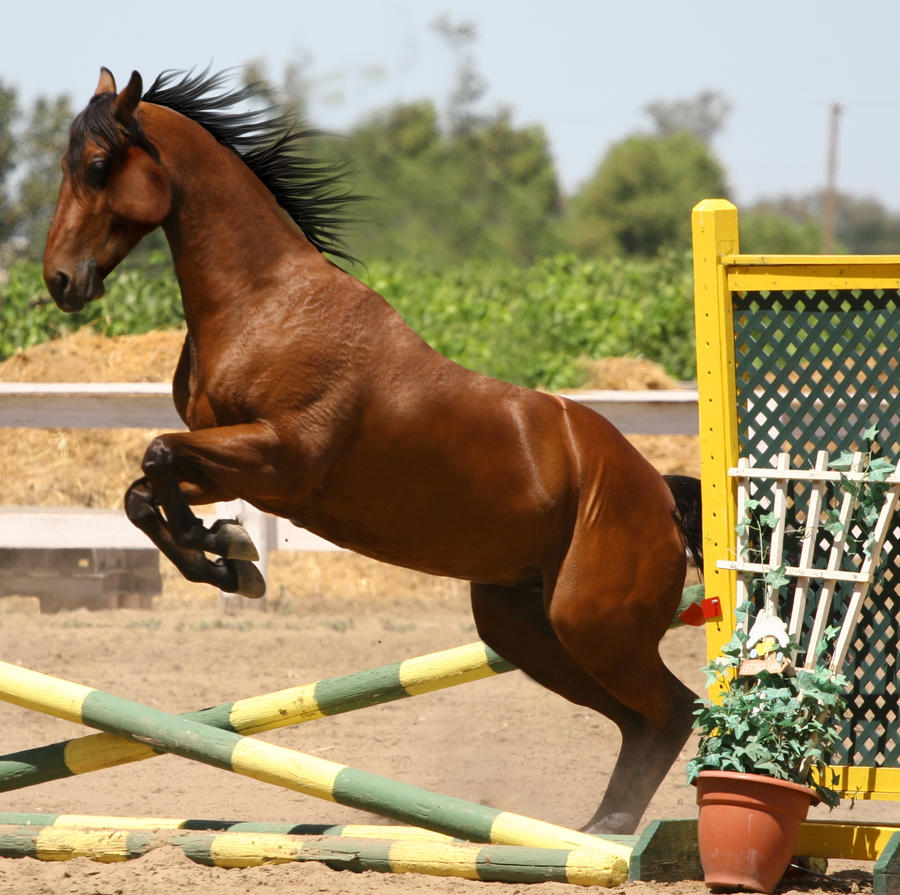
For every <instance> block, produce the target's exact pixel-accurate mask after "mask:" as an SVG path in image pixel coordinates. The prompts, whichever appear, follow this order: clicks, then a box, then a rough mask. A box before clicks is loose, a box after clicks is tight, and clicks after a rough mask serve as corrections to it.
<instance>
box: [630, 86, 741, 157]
mask: <svg viewBox="0 0 900 895" xmlns="http://www.w3.org/2000/svg"><path fill="white" fill-rule="evenodd" d="M644 111H645V112H646V113H647V114H648V115H649V116H650V117H651V118H652V119H653V123H654V126H655V127H656V133H657V134H659V135H660V136H663V137H665V136H668V135H669V134H675V133H678V131H687V132H688V133H689V134H693V135H694V136H695V137H697V138H698V139H699V140H702V141H703V142H704V143H706V144H709V143H710V142H711V141H712V138H713V137H714V136H715V135H716V134H717V133H718V132H719V131H720V130H721V129H722V126H723V124H724V123H725V119H726V118H727V117H728V114H729V113H730V112H731V103H730V102H729V100H728V99H727V97H725V96H723V95H722V94H721V93H719V92H718V91H717V90H703V91H701V92H700V93H698V94H697V96H695V97H694V98H693V99H679V100H674V101H665V100H657V101H655V102H652V103H647V105H646V106H644Z"/></svg>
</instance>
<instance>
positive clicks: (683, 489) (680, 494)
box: [663, 475, 703, 573]
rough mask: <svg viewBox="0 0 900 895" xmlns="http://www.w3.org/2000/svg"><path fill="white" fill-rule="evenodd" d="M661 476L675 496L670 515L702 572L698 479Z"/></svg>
mask: <svg viewBox="0 0 900 895" xmlns="http://www.w3.org/2000/svg"><path fill="white" fill-rule="evenodd" d="M663 478H664V479H665V480H666V484H667V485H668V486H669V490H670V491H671V492H672V497H674V498H675V509H674V510H673V511H672V516H673V517H674V518H675V521H676V522H677V523H678V527H679V528H680V529H681V532H682V534H683V535H684V540H685V543H686V544H687V549H688V552H689V553H690V555H691V559H693V560H694V563H695V564H696V566H697V568H698V569H699V570H700V572H701V573H702V572H703V514H702V513H701V510H700V479H695V478H691V476H687V475H666V476H663Z"/></svg>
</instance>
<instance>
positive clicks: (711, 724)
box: [687, 603, 847, 806]
mask: <svg viewBox="0 0 900 895" xmlns="http://www.w3.org/2000/svg"><path fill="white" fill-rule="evenodd" d="M751 609H752V606H751V604H750V603H745V604H744V605H743V606H742V607H739V608H738V610H737V612H736V616H737V626H736V628H735V632H734V635H733V636H732V638H731V640H730V641H729V642H728V643H727V644H726V645H725V646H724V647H723V648H722V652H721V655H720V656H718V657H717V658H716V659H715V660H713V661H712V662H711V663H710V664H709V665H707V666H706V668H705V669H704V671H705V673H706V683H707V686H712V685H713V684H716V683H719V684H723V682H724V684H723V685H724V693H723V694H722V699H721V701H718V702H714V701H712V700H710V699H701V700H698V702H699V705H700V707H699V708H698V709H697V711H696V712H695V713H694V714H695V720H694V729H695V730H697V731H699V733H700V741H699V745H698V748H697V754H696V755H695V757H694V758H692V759H691V760H690V761H689V762H688V766H687V775H688V782H689V783H690V782H693V781H694V780H695V779H696V777H697V775H698V774H699V773H700V772H701V771H706V770H711V771H739V772H744V773H750V774H764V775H766V776H769V777H775V778H777V779H779V780H790V781H792V782H794V783H800V784H803V785H805V786H809V787H810V788H811V789H813V790H815V792H816V794H817V795H818V796H819V798H820V799H821V800H822V801H823V802H824V803H825V804H827V805H830V806H834V805H836V804H837V803H838V801H839V795H838V793H837V791H836V790H835V789H834V788H833V787H834V785H835V784H836V783H837V779H836V777H834V778H832V779H831V780H829V779H828V772H827V767H828V758H829V756H830V755H831V753H832V751H833V749H834V746H835V744H836V742H837V738H838V730H837V720H838V719H840V717H841V715H842V714H843V712H844V709H845V705H846V698H845V696H844V693H845V691H846V688H847V680H846V678H845V677H844V676H843V675H840V674H838V675H832V674H830V673H829V671H828V669H827V668H826V667H820V666H818V665H817V666H816V667H815V668H813V669H804V668H800V669H796V671H795V670H793V669H789V670H786V671H784V672H780V673H773V672H769V671H761V672H759V673H758V674H756V675H754V676H753V677H748V678H740V677H738V676H737V673H738V669H739V667H740V665H741V662H742V661H743V659H744V658H746V651H745V646H746V642H747V636H748V635H747V630H746V629H745V627H744V623H745V621H746V619H747V617H748V615H749V613H750V611H751ZM834 634H835V631H834V630H833V629H831V630H829V631H828V632H827V637H826V638H825V639H826V641H828V640H830V639H831V638H833V637H834ZM792 646H793V645H792ZM789 648H790V647H789Z"/></svg>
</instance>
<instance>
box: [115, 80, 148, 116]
mask: <svg viewBox="0 0 900 895" xmlns="http://www.w3.org/2000/svg"><path fill="white" fill-rule="evenodd" d="M143 90H144V83H143V81H141V76H140V75H139V74H138V73H137V72H136V71H133V72H132V73H131V78H130V80H129V81H128V86H127V87H126V88H125V89H124V90H123V91H122V92H121V93H120V94H118V95H117V96H116V98H115V101H114V102H113V115H114V116H115V119H116V121H118V122H119V124H124V125H127V124H128V123H129V122H130V121H131V119H132V118H133V117H134V110H135V109H136V108H137V107H138V103H139V102H140V101H141V93H142V92H143Z"/></svg>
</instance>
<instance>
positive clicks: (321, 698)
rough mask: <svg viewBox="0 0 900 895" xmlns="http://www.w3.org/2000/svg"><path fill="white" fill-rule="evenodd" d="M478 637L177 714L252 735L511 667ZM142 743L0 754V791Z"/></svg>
mask: <svg viewBox="0 0 900 895" xmlns="http://www.w3.org/2000/svg"><path fill="white" fill-rule="evenodd" d="M514 668H515V666H513V665H512V664H510V663H509V662H507V661H506V660H505V659H503V658H502V657H501V656H500V655H498V654H497V653H495V652H494V651H493V650H492V649H491V648H490V647H489V646H487V645H486V644H484V643H481V642H480V641H476V642H475V643H469V644H466V645H465V646H458V647H455V648H453V649H447V650H441V651H440V652H436V653H428V654H427V655H424V656H417V657H415V658H412V659H405V660H404V661H402V662H394V663H392V664H390V665H383V666H381V667H380V668H373V669H371V670H369V671H359V672H355V673H353V674H345V675H342V676H340V677H335V678H329V679H327V680H322V681H317V682H316V683H312V684H305V685H303V686H299V687H289V688H288V689H285V690H278V691H276V692H274V693H267V694H265V695H262V696H253V697H250V698H247V699H239V700H237V701H235V702H228V703H223V704H222V705H217V706H214V707H212V708H206V709H201V710H200V711H195V712H188V713H186V714H184V715H182V716H181V717H183V718H188V719H190V720H192V721H199V722H201V723H202V724H207V725H209V726H211V727H216V728H219V729H220V730H230V731H232V732H233V733H240V734H245V735H249V734H255V733H262V732H263V731H266V730H274V729H276V728H278V727H289V726H290V725H293V724H302V723H304V722H306V721H313V720H315V719H317V718H324V717H327V716H329V715H338V714H341V713H343V712H350V711H353V710H355V709H359V708H365V707H367V706H372V705H378V704H381V703H384V702H392V701H394V700H397V699H403V698H404V697H408V696H417V695H419V694H422V693H430V692H432V691H434V690H441V689H444V688H447V687H455V686H456V685H457V684H464V683H467V682H468V681H476V680H481V679H483V678H487V677H492V676H494V675H497V674H502V673H504V672H506V671H512V670H514ZM159 754H160V752H159V750H158V749H154V748H153V747H151V746H148V745H146V744H144V743H136V742H133V741H132V740H126V739H123V738H122V737H120V736H116V735H114V734H109V733H98V734H92V735H89V736H84V737H79V738H78V739H73V740H65V741H63V742H60V743H52V744H51V745H48V746H40V747H38V748H36V749H26V750H24V751H21V752H14V753H11V754H9V755H4V756H2V757H0V792H8V791H9V790H13V789H21V788H23V787H25V786H34V785H35V784H37V783H46V782H47V781H49V780H58V779H60V778H61V777H70V776H72V775H74V774H84V773H87V772H89V771H99V770H102V769H103V768H110V767H114V766H117V765H121V764H128V763H129V762H133V761H142V760H143V759H145V758H153V757H154V756H156V755H159Z"/></svg>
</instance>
